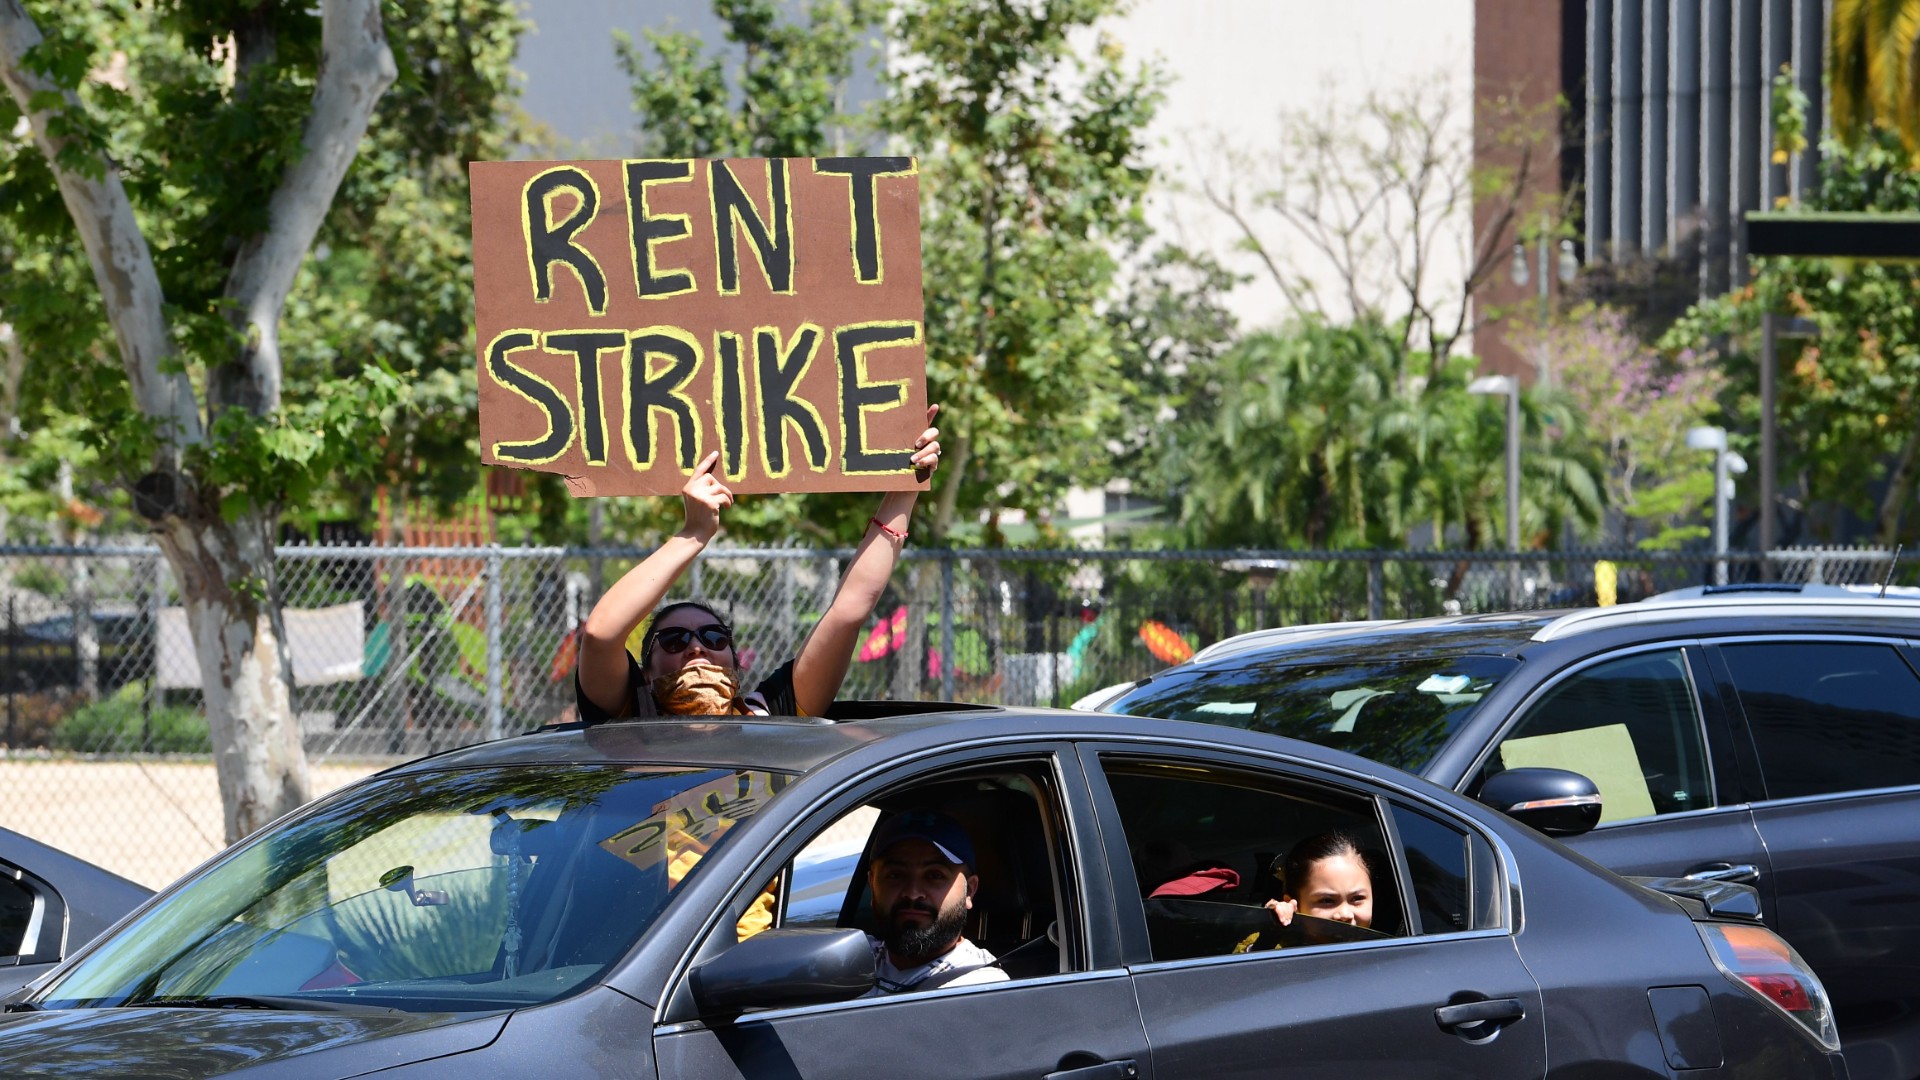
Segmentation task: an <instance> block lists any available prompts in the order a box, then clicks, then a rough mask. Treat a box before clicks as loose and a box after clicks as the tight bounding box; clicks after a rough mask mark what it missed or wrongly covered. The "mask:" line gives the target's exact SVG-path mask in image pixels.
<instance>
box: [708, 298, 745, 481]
mask: <svg viewBox="0 0 1920 1080" xmlns="http://www.w3.org/2000/svg"><path fill="white" fill-rule="evenodd" d="M745 351H746V350H745V349H743V348H742V347H741V341H740V335H739V334H735V333H731V332H729V331H726V330H720V331H717V332H715V333H714V335H713V426H714V430H716V431H718V432H719V433H720V472H721V475H722V476H723V477H724V478H725V479H727V480H740V479H744V478H745V477H746V475H747V392H746V386H745V380H746V377H747V373H746V364H745V363H744V358H743V354H744V353H745Z"/></svg>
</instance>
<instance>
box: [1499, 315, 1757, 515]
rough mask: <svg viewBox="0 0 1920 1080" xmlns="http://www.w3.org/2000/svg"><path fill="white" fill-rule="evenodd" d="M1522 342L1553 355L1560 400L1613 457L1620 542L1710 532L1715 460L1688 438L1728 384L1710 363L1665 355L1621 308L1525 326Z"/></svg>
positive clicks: (1609, 473) (1611, 491)
mask: <svg viewBox="0 0 1920 1080" xmlns="http://www.w3.org/2000/svg"><path fill="white" fill-rule="evenodd" d="M1514 344H1515V346H1516V347H1517V348H1518V349H1519V350H1520V351H1521V352H1522V353H1526V354H1535V353H1542V354H1544V355H1546V356H1548V357H1550V358H1551V364H1552V370H1553V372H1554V379H1555V388H1556V390H1557V391H1558V393H1557V394H1556V395H1555V396H1556V398H1557V399H1558V402H1559V403H1560V404H1562V405H1563V406H1564V407H1565V409H1566V410H1567V412H1568V414H1569V415H1570V416H1578V417H1582V418H1583V419H1584V430H1585V432H1586V435H1587V437H1588V438H1590V439H1591V440H1592V441H1593V442H1594V443H1595V444H1596V446H1597V447H1598V448H1599V449H1600V451H1601V452H1603V453H1604V454H1605V457H1606V466H1607V467H1606V469H1605V471H1604V473H1603V474H1602V482H1603V484H1604V487H1605V492H1606V500H1605V501H1606V505H1607V506H1609V507H1611V508H1613V509H1614V510H1616V511H1618V512H1619V514H1620V516H1621V518H1622V524H1623V528H1624V532H1623V535H1621V536H1620V537H1618V538H1617V540H1618V542H1621V543H1625V544H1637V545H1639V546H1642V547H1647V548H1673V547H1678V546H1681V545H1682V544H1685V543H1687V542H1689V541H1693V540H1697V539H1699V538H1700V537H1703V536H1706V535H1707V532H1708V530H1707V528H1706V527H1705V526H1702V525H1699V524H1697V522H1698V520H1699V517H1700V513H1701V510H1702V508H1703V506H1705V505H1706V504H1707V503H1709V502H1710V501H1711V500H1712V497H1713V460H1712V457H1711V455H1707V454H1702V453H1701V452H1699V451H1697V450H1689V449H1688V448H1687V446H1686V435H1687V431H1688V430H1689V429H1690V428H1694V427H1698V426H1700V425H1702V424H1707V423H1710V422H1711V421H1712V419H1713V418H1714V416H1715V415H1717V413H1718V409H1719V404H1718V400H1717V399H1718V394H1719V392H1720V389H1721V387H1722V385H1723V384H1724V382H1725V378H1724V376H1722V375H1721V373H1720V371H1719V370H1718V368H1716V367H1714V366H1713V365H1712V364H1710V363H1709V362H1708V358H1706V357H1704V356H1702V355H1701V354H1699V353H1697V352H1694V351H1693V350H1690V349H1687V350H1680V351H1679V352H1677V353H1674V354H1672V355H1667V354H1663V353H1661V352H1660V351H1659V350H1657V349H1654V348H1653V347H1651V346H1649V345H1648V344H1647V343H1646V342H1645V341H1643V340H1642V339H1641V338H1640V336H1639V335H1638V334H1637V333H1636V332H1635V331H1634V329H1633V328H1632V327H1631V326H1630V325H1628V321H1627V317H1626V315H1625V314H1624V313H1623V312H1620V311H1618V310H1616V309H1613V308H1607V307H1598V306H1595V305H1591V304H1583V305H1581V306H1579V307H1576V308H1574V309H1573V310H1572V311H1569V312H1567V313H1566V315H1565V316H1564V317H1562V318H1560V319H1558V320H1555V321H1554V322H1553V323H1552V324H1550V325H1549V326H1548V327H1546V328H1545V330H1544V331H1542V330H1541V329H1540V328H1538V327H1533V326H1528V327H1525V328H1522V329H1521V330H1520V331H1519V332H1518V333H1517V334H1516V335H1515V338H1514ZM1550 407H1551V406H1550ZM1613 540H1614V538H1609V541H1610V545H1611V542H1613Z"/></svg>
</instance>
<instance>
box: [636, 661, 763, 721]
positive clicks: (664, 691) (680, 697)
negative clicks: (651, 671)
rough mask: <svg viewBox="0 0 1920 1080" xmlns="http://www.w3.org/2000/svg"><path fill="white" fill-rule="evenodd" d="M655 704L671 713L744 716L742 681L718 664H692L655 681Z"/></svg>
mask: <svg viewBox="0 0 1920 1080" xmlns="http://www.w3.org/2000/svg"><path fill="white" fill-rule="evenodd" d="M653 700H654V704H656V705H658V706H660V711H661V712H663V713H666V714H668V715H670V716H744V715H745V714H746V711H747V708H746V704H745V703H744V702H742V701H741V700H740V680H739V679H737V678H735V677H734V674H733V672H731V671H728V670H727V669H725V668H722V667H718V666H716V665H714V664H688V665H687V666H686V667H683V668H681V669H680V670H679V671H676V672H674V673H673V674H671V675H662V676H660V677H659V678H656V679H654V680H653Z"/></svg>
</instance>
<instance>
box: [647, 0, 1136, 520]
mask: <svg viewBox="0 0 1920 1080" xmlns="http://www.w3.org/2000/svg"><path fill="white" fill-rule="evenodd" d="M1118 7H1119V5H1118V3H1117V2H1115V0H1044V2H1038V3H1033V4H1022V5H1008V4H1002V3H997V2H993V0H904V2H902V3H899V4H897V5H896V6H895V7H894V9H893V17H892V18H891V19H890V20H888V21H887V23H886V25H887V27H888V33H889V54H890V56H891V63H890V71H889V72H888V73H886V75H885V76H884V79H883V82H884V85H885V89H886V91H887V96H886V100H885V101H884V102H883V103H881V104H880V105H879V106H878V107H877V108H876V110H875V113H874V115H872V116H871V117H868V118H866V119H865V120H864V121H862V122H861V123H864V124H865V125H866V126H868V127H871V128H872V129H873V130H874V131H875V132H876V133H877V134H876V138H877V139H880V140H886V141H890V143H891V146H892V148H893V149H892V151H891V152H902V153H908V154H913V155H915V156H917V157H918V158H919V161H920V170H921V174H920V181H921V222H922V251H923V264H924V281H925V292H926V304H927V377H928V385H929V394H930V398H931V400H933V401H936V402H939V403H941V404H942V406H943V407H944V409H945V410H946V411H945V413H944V414H943V418H942V421H941V426H942V438H941V443H942V446H943V448H944V450H945V462H944V463H943V465H942V467H941V473H940V481H939V483H938V484H937V485H936V487H937V490H938V494H939V498H938V502H937V504H936V510H935V512H934V513H933V514H932V515H930V516H931V517H932V519H933V520H931V521H927V520H925V519H924V518H923V520H922V522H921V524H920V526H919V527H920V528H922V529H926V530H927V531H930V532H932V533H934V534H935V535H937V536H947V535H949V534H952V533H954V532H955V531H957V523H960V522H970V521H972V520H974V519H975V518H976V517H977V516H978V515H979V514H980V513H981V512H983V511H998V510H1001V509H1006V508H1019V509H1022V510H1026V511H1029V512H1030V513H1031V514H1033V515H1034V516H1044V514H1045V513H1048V512H1050V511H1051V510H1052V509H1053V508H1054V507H1055V506H1056V505H1057V504H1058V502H1059V500H1060V496H1061V495H1062V494H1063V493H1064V492H1065V490H1066V488H1067V487H1068V485H1069V484H1070V483H1077V484H1098V483H1101V482H1103V481H1104V480H1105V479H1106V478H1107V477H1108V476H1110V475H1111V474H1112V471H1113V467H1114V458H1113V455H1112V449H1113V445H1112V444H1113V443H1114V441H1115V440H1116V439H1124V438H1126V437H1127V431H1126V430H1124V429H1127V428H1129V427H1136V428H1137V427H1138V426H1139V425H1138V424H1133V425H1128V424H1124V423H1122V422H1121V421H1122V412H1121V402H1122V400H1123V397H1124V395H1125V394H1126V392H1127V391H1128V388H1129V387H1130V385H1131V379H1130V378H1129V377H1128V376H1127V375H1126V374H1125V370H1124V369H1125V368H1126V367H1127V361H1126V360H1124V359H1123V353H1124V352H1125V351H1126V348H1127V347H1126V346H1123V345H1121V344H1120V343H1119V342H1118V338H1119V337H1120V335H1123V334H1125V333H1127V332H1128V323H1129V321H1130V319H1131V316H1119V317H1116V316H1114V315H1113V313H1112V310H1113V309H1112V305H1113V303H1114V301H1115V299H1116V296H1117V293H1118V289H1119V284H1118V280H1117V275H1118V272H1119V261H1118V258H1117V257H1116V255H1115V252H1116V250H1119V249H1121V248H1124V247H1126V246H1127V245H1129V244H1133V243H1136V242H1138V241H1139V240H1140V239H1141V235H1140V230H1141V221H1140V214H1139V201H1140V198H1141V196H1142V195H1143V193H1144V192H1145V190H1146V185H1147V183H1148V180H1149V172H1148V170H1147V168H1146V167H1145V166H1144V165H1142V164H1141V163H1140V161H1139V151H1140V146H1141V138H1142V131H1143V129H1144V128H1145V126H1146V124H1147V122H1148V121H1149V120H1150V119H1151V118H1152V114H1153V108H1154V106H1155V104H1156V102H1157V100H1158V85H1159V84H1158V76H1157V75H1155V74H1154V73H1153V72H1151V71H1150V70H1148V69H1146V68H1144V67H1130V66H1128V65H1127V64H1126V63H1125V61H1124V58H1123V57H1122V55H1121V53H1120V50H1119V47H1118V46H1117V45H1116V44H1114V43H1113V42H1111V41H1109V40H1106V39H1099V40H1098V41H1097V42H1096V43H1095V47H1094V48H1093V49H1091V50H1088V49H1087V48H1084V47H1083V46H1084V45H1085V44H1087V42H1088V40H1089V36H1088V35H1089V31H1091V30H1093V29H1094V28H1096V27H1097V26H1098V24H1099V22H1100V21H1101V20H1102V19H1104V18H1106V17H1107V16H1109V15H1111V14H1113V13H1114V12H1115V11H1117V10H1118ZM714 10H715V12H716V14H718V15H719V16H720V17H721V19H722V20H723V22H724V23H725V26H726V29H725V31H724V33H725V37H726V39H727V42H728V43H729V46H728V49H727V50H723V51H719V52H715V53H711V54H710V53H708V52H707V51H705V50H704V49H703V48H702V47H701V45H700V43H699V42H697V41H695V40H694V39H692V38H690V37H688V36H686V35H682V34H667V33H649V34H647V35H645V37H646V40H647V44H648V46H649V49H650V54H649V53H648V52H647V51H644V50H642V49H640V48H639V47H637V46H636V45H634V44H633V43H632V42H631V41H625V42H622V43H621V45H620V50H621V55H622V57H623V62H624V63H625V64H626V66H627V69H628V71H629V73H630V75H631V76H632V79H633V85H634V104H635V108H636V110H637V111H638V112H639V114H640V117H641V127H642V129H643V138H644V139H645V141H646V144H647V147H648V152H651V153H659V154H667V155H680V156H705V155H721V156H725V155H807V154H817V153H821V152H824V151H827V150H829V149H831V148H833V147H834V146H835V145H836V139H837V138H839V137H840V136H841V133H842V132H844V131H847V130H852V129H853V128H854V127H855V126H857V125H856V122H855V121H854V120H852V119H850V118H848V117H846V116H844V115H843V109H844V105H843V95H844V87H845V85H846V80H847V78H848V77H849V75H850V74H851V66H850V65H851V60H850V58H851V57H852V56H853V55H854V54H855V52H856V51H857V50H856V46H857V45H858V44H859V43H860V42H861V41H862V40H863V36H864V35H865V34H866V33H868V32H869V28H870V27H871V26H873V25H874V24H875V23H877V22H878V21H880V16H881V13H882V10H883V9H882V7H881V5H879V4H876V3H842V2H837V0H818V2H816V3H814V4H812V5H810V6H809V7H808V8H807V9H806V13H805V17H804V20H801V21H796V20H789V19H785V18H784V17H783V16H782V15H781V13H780V5H778V4H774V3H772V2H771V0H716V3H715V5H714ZM1133 367H1134V369H1136V370H1144V361H1143V360H1142V359H1140V357H1139V354H1137V353H1136V354H1135V359H1134V360H1133ZM655 502H656V503H658V502H660V501H659V500H655ZM856 503H858V505H864V504H865V501H864V500H850V499H846V498H835V497H829V496H810V497H808V499H807V500H806V504H805V512H804V513H802V512H801V511H800V510H799V509H798V503H797V502H796V501H795V500H792V499H762V500H752V501H750V502H748V503H745V504H743V505H741V506H740V507H736V509H735V511H734V512H733V513H731V514H730V515H729V518H728V528H729V530H730V531H732V532H734V533H735V534H736V535H741V536H755V535H761V536H770V535H790V534H791V533H792V532H793V531H795V530H802V531H805V530H819V529H820V526H821V524H822V523H823V522H839V521H841V520H842V519H845V520H848V521H854V520H858V518H859V517H863V516H864V514H865V513H866V511H865V510H859V509H857V508H856ZM670 512H677V510H675V509H674V508H672V507H670V506H669V507H667V508H666V509H665V510H662V509H661V508H660V507H659V506H655V507H654V508H652V509H651V510H647V509H642V510H641V511H639V514H640V515H641V516H642V517H641V520H643V521H644V520H646V519H645V515H647V514H660V513H669V514H670ZM654 524H655V526H656V527H658V526H659V525H660V524H663V522H660V521H655V522H654ZM992 531H993V530H992V527H991V526H990V527H989V533H990V534H991V533H992ZM827 535H828V536H830V537H845V536H847V535H849V533H848V530H847V529H846V528H842V527H839V526H837V525H836V526H834V527H832V528H831V530H830V531H829V532H828V534H827Z"/></svg>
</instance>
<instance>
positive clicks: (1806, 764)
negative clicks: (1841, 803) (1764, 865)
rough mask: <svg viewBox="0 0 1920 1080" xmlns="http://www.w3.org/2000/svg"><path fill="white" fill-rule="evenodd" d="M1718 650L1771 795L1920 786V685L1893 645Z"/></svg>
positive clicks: (1759, 644) (1783, 644)
mask: <svg viewBox="0 0 1920 1080" xmlns="http://www.w3.org/2000/svg"><path fill="white" fill-rule="evenodd" d="M1720 652H1721V655H1722V657H1724V658H1725V660H1726V664H1727V671H1728V673H1729V674H1730V675H1731V676H1732V678H1733V684H1734V687H1735V690H1736V691H1737V693H1738V694H1739V698H1740V708H1741V710H1742V711H1743V712H1744V713H1745V714H1746V717H1747V726H1748V727H1749V728H1750V729H1751V730H1752V732H1753V744H1754V749H1755V751H1756V752H1757V753H1758V754H1759V756H1760V773H1761V776H1762V778H1763V779H1764V780H1765V782H1766V788H1767V795H1768V796H1769V797H1771V798H1775V799H1789V798H1794V797H1797V796H1802V795H1825V794H1829V793H1832V792H1839V791H1866V790H1872V789H1874V788H1887V787H1905V786H1908V785H1913V784H1920V679H1916V678H1915V676H1914V673H1913V670H1912V669H1911V668H1910V667H1908V666H1907V663H1906V661H1905V660H1903V659H1902V658H1901V656H1900V653H1899V651H1898V650H1897V649H1895V648H1894V647H1893V646H1891V645H1886V644H1880V643H1870V642H1862V643H1858V644H1853V643H1842V642H1813V641H1796V642H1790V643H1789V642H1780V643H1771V642H1756V643H1751V644H1742V645H1727V646H1723V647H1722V648H1721V650H1720Z"/></svg>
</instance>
